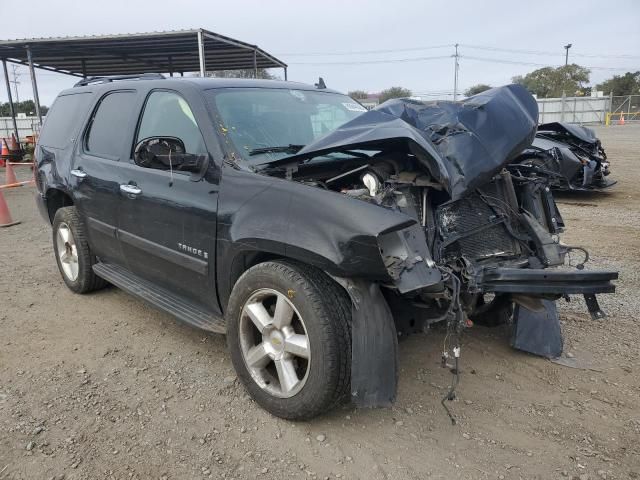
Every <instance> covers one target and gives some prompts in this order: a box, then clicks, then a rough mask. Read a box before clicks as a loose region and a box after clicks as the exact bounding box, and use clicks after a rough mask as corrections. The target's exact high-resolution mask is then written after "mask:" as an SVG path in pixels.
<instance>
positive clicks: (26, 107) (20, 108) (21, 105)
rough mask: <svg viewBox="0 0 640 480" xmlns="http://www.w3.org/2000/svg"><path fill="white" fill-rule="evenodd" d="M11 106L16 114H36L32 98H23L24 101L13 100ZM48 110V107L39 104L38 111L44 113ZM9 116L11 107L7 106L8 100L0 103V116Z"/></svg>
mask: <svg viewBox="0 0 640 480" xmlns="http://www.w3.org/2000/svg"><path fill="white" fill-rule="evenodd" d="M13 108H14V109H15V111H16V115H17V114H19V113H25V114H27V115H29V116H34V115H35V114H36V104H35V102H34V101H33V100H25V101H24V102H17V103H16V102H13ZM48 111H49V107H47V106H46V105H40V113H41V114H42V115H46V114H47V112H48ZM10 116H11V108H10V106H9V102H5V103H1V104H0V117H10Z"/></svg>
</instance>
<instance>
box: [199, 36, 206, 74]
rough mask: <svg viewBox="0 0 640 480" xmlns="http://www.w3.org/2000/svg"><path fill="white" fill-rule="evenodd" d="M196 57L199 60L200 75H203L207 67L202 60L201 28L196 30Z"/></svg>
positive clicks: (202, 40)
mask: <svg viewBox="0 0 640 480" xmlns="http://www.w3.org/2000/svg"><path fill="white" fill-rule="evenodd" d="M198 58H199V60H200V76H201V77H204V76H205V74H206V71H207V69H206V64H205V61H204V38H203V37H202V30H198Z"/></svg>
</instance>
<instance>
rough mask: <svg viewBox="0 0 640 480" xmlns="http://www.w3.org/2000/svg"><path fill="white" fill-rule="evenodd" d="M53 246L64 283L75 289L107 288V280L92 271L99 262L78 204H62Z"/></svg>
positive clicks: (54, 231) (54, 226)
mask: <svg viewBox="0 0 640 480" xmlns="http://www.w3.org/2000/svg"><path fill="white" fill-rule="evenodd" d="M52 227H53V228H52V230H53V250H54V253H55V257H56V263H57V264H58V269H59V270H60V274H61V275H62V279H63V280H64V283H66V284H67V287H69V289H70V290H71V291H73V292H75V293H88V292H92V291H94V290H98V289H100V288H104V287H105V286H106V285H107V282H106V281H105V280H103V279H102V278H100V277H98V276H97V275H96V274H95V273H93V265H94V264H95V263H96V262H97V260H96V257H95V256H94V255H93V254H92V253H91V247H89V242H88V241H87V236H86V230H85V227H84V223H83V222H82V219H81V218H80V216H79V215H78V212H77V210H76V207H63V208H59V209H58V210H57V211H56V214H55V216H54V218H53V225H52Z"/></svg>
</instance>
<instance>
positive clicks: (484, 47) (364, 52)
mask: <svg viewBox="0 0 640 480" xmlns="http://www.w3.org/2000/svg"><path fill="white" fill-rule="evenodd" d="M459 46H460V47H465V48H470V49H474V50H486V51H490V52H504V53H518V54H525V55H542V56H559V55H562V52H555V51H554V52H552V51H544V50H523V49H516V48H502V47H491V46H487V45H472V44H468V43H461V44H459ZM454 47H455V44H453V43H448V44H443V45H428V46H422V47H410V48H391V49H385V50H352V51H348V52H347V51H342V52H336V51H332V52H289V53H277V54H276V55H282V56H289V57H307V56H336V55H337V56H343V55H371V54H376V53H400V52H417V51H421V50H434V49H439V48H454ZM571 55H573V56H576V57H584V58H617V59H628V60H635V59H640V55H628V54H598V53H572V54H571Z"/></svg>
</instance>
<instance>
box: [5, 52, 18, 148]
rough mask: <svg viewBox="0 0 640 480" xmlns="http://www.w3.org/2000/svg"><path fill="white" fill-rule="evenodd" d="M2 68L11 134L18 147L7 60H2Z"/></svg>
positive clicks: (16, 125)
mask: <svg viewBox="0 0 640 480" xmlns="http://www.w3.org/2000/svg"><path fill="white" fill-rule="evenodd" d="M2 67H3V68H4V81H5V83H6V85H7V97H8V98H9V109H10V110H11V120H13V132H14V134H15V136H16V141H17V142H18V145H20V136H19V135H18V124H17V123H16V111H15V110H14V109H13V98H12V97H11V84H10V83H9V71H8V70H7V60H6V59H5V58H3V59H2Z"/></svg>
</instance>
